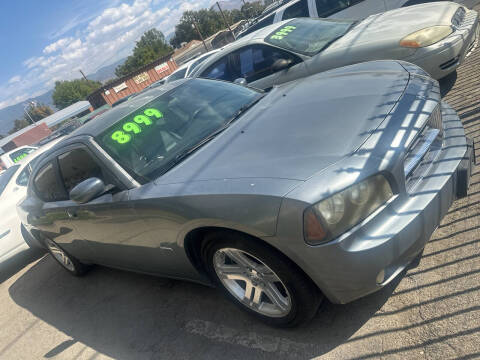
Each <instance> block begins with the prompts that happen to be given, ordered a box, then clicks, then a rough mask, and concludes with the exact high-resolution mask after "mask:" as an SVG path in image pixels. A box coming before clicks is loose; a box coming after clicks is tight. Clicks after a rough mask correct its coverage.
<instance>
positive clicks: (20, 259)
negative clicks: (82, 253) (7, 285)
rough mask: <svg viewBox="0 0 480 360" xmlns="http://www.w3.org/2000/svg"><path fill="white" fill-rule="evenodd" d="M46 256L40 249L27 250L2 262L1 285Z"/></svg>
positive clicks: (0, 269) (0, 267) (0, 270)
mask: <svg viewBox="0 0 480 360" xmlns="http://www.w3.org/2000/svg"><path fill="white" fill-rule="evenodd" d="M44 254H45V252H44V251H42V250H40V249H38V250H37V249H30V248H28V249H25V250H23V251H21V252H19V253H18V254H16V255H14V256H12V257H11V258H9V259H7V260H5V261H2V262H0V284H1V283H3V282H4V281H6V280H8V279H9V278H11V277H12V276H13V275H15V274H16V273H18V272H19V271H20V270H22V269H23V268H24V267H25V266H27V265H28V264H31V263H32V262H34V261H35V260H38V259H40V258H41V257H42V256H43V255H44Z"/></svg>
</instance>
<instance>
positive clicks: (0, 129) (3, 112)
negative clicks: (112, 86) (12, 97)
mask: <svg viewBox="0 0 480 360" xmlns="http://www.w3.org/2000/svg"><path fill="white" fill-rule="evenodd" d="M124 61H125V59H121V60H118V61H117V62H114V63H113V64H110V65H107V66H104V67H101V68H100V69H98V70H97V71H96V72H94V73H93V74H90V75H87V79H89V80H96V81H101V82H105V81H107V80H110V79H112V78H114V77H115V68H116V67H117V66H118V65H120V64H122V63H123V62H124ZM52 94H53V89H52V90H50V91H47V92H46V93H45V94H42V95H40V96H37V97H35V98H32V99H28V100H25V101H22V102H20V103H18V104H15V105H11V106H8V107H6V108H3V109H0V134H2V135H6V134H8V132H9V131H10V130H11V129H12V128H13V123H14V121H15V119H20V118H23V116H24V115H25V112H24V107H25V106H24V104H25V103H27V102H28V101H35V102H37V103H42V104H45V105H48V106H50V107H51V108H52V109H53V110H57V109H56V108H55V106H54V105H53V101H52Z"/></svg>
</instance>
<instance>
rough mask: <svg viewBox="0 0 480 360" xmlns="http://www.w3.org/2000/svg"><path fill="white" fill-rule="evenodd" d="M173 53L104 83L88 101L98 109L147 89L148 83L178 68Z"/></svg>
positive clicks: (89, 96) (88, 97)
mask: <svg viewBox="0 0 480 360" xmlns="http://www.w3.org/2000/svg"><path fill="white" fill-rule="evenodd" d="M172 55H173V52H172V53H170V54H168V55H167V56H164V57H162V58H159V59H157V60H155V61H153V62H151V63H150V64H147V65H145V66H142V67H141V68H140V69H138V70H136V71H134V72H132V73H130V74H128V75H126V76H123V77H121V78H118V79H115V80H113V81H111V82H109V83H107V84H105V85H103V86H102V87H100V88H99V89H97V90H95V91H94V92H93V93H91V94H90V95H88V96H87V99H88V101H90V103H91V104H92V106H93V107H94V108H95V109H97V108H99V107H101V106H103V105H105V104H108V105H112V104H113V103H114V102H116V101H118V100H120V99H122V98H124V97H126V96H129V95H132V94H134V93H136V92H139V91H141V90H143V89H145V88H146V87H147V86H148V85H150V84H152V83H154V82H155V81H158V80H161V79H163V78H164V77H166V76H168V75H170V74H171V73H172V72H174V71H175V70H176V69H177V64H176V63H175V61H174V60H173V59H172Z"/></svg>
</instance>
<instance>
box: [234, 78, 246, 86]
mask: <svg viewBox="0 0 480 360" xmlns="http://www.w3.org/2000/svg"><path fill="white" fill-rule="evenodd" d="M233 83H234V84H238V85H242V86H245V85H247V80H246V79H245V78H238V79H235V81H234V82H233Z"/></svg>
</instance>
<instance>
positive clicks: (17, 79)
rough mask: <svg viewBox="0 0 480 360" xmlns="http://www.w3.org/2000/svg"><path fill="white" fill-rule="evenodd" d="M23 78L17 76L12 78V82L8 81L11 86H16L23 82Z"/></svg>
mask: <svg viewBox="0 0 480 360" xmlns="http://www.w3.org/2000/svg"><path fill="white" fill-rule="evenodd" d="M21 79H22V78H21V76H20V75H16V76H13V77H12V78H10V80H8V83H9V84H15V83H17V82H19V81H20V80H21Z"/></svg>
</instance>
